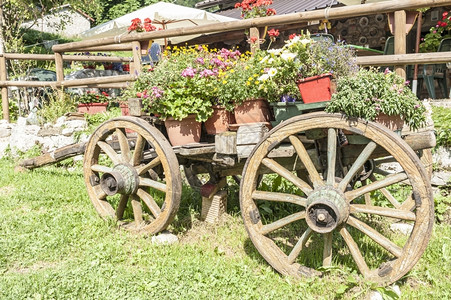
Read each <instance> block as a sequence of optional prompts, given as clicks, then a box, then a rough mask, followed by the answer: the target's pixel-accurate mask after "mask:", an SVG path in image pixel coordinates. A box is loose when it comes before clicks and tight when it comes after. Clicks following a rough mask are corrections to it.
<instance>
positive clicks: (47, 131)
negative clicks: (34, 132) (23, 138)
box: [38, 127, 61, 137]
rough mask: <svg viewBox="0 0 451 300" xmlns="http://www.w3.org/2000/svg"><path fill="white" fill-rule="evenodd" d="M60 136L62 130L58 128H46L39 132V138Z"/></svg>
mask: <svg viewBox="0 0 451 300" xmlns="http://www.w3.org/2000/svg"><path fill="white" fill-rule="evenodd" d="M60 134H61V128H58V127H47V128H45V127H44V128H42V129H40V130H39V131H38V136H41V137H45V136H52V135H60Z"/></svg>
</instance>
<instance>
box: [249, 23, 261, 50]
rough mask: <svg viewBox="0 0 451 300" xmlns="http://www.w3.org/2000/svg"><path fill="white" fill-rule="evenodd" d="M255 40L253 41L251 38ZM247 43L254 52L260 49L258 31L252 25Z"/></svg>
mask: <svg viewBox="0 0 451 300" xmlns="http://www.w3.org/2000/svg"><path fill="white" fill-rule="evenodd" d="M254 39H255V41H254V42H253V40H254ZM249 43H250V45H251V52H252V54H255V52H257V50H258V49H260V33H259V31H258V28H256V27H252V28H250V29H249Z"/></svg>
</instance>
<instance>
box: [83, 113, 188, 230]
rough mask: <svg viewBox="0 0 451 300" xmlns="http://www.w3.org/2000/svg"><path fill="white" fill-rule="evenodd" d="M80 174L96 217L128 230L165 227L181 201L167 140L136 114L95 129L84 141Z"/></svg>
mask: <svg viewBox="0 0 451 300" xmlns="http://www.w3.org/2000/svg"><path fill="white" fill-rule="evenodd" d="M84 178H85V184H86V188H87V191H88V194H89V197H90V199H91V202H92V203H93V205H94V207H95V209H96V210H97V212H98V213H99V214H100V216H102V217H104V218H108V217H111V218H115V219H117V221H118V222H119V223H120V225H121V226H122V227H124V228H126V229H128V230H131V231H136V232H146V233H150V234H154V233H157V232H160V231H162V230H164V229H165V228H166V227H167V226H168V225H169V224H170V222H171V221H172V220H173V218H174V217H175V214H176V213H177V210H178V207H179V204H180V198H181V193H182V181H181V176H180V167H179V164H178V161H177V157H176V155H175V153H174V151H173V150H172V147H171V145H170V144H169V142H168V141H167V140H166V138H165V137H164V136H163V135H162V134H161V133H160V132H159V131H158V130H157V129H156V128H155V127H153V126H151V125H150V124H149V123H147V122H146V121H144V120H142V119H140V118H135V117H119V118H115V119H112V120H109V121H107V122H105V123H103V124H102V125H100V126H99V127H98V128H97V129H96V131H95V132H94V133H93V134H92V136H91V138H90V140H89V141H88V143H87V145H86V150H85V156H84Z"/></svg>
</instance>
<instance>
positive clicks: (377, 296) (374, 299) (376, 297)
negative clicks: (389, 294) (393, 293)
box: [370, 291, 384, 300]
mask: <svg viewBox="0 0 451 300" xmlns="http://www.w3.org/2000/svg"><path fill="white" fill-rule="evenodd" d="M370 300H384V297H382V295H381V293H379V292H378V291H371V293H370Z"/></svg>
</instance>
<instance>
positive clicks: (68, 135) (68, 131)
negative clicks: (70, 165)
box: [0, 117, 88, 158]
mask: <svg viewBox="0 0 451 300" xmlns="http://www.w3.org/2000/svg"><path fill="white" fill-rule="evenodd" d="M86 127H87V122H86V121H85V120H84V119H80V118H73V119H71V118H66V117H60V118H59V119H58V120H57V122H56V123H55V124H45V125H44V126H42V127H40V126H38V125H30V124H27V119H26V118H19V120H18V121H17V123H8V122H6V121H5V120H0V158H1V157H4V156H5V155H6V150H7V149H8V146H9V148H10V149H11V153H12V155H13V156H17V155H19V154H20V153H21V152H27V151H28V150H30V149H31V148H33V147H34V146H35V145H38V146H40V147H42V150H43V151H45V152H51V151H53V150H55V149H57V148H60V147H63V146H67V145H70V144H73V143H76V142H83V141H86V140H87V139H88V137H87V136H86V135H84V136H83V135H82V137H81V139H82V140H81V141H76V139H75V136H74V134H75V133H76V132H78V131H82V130H84V129H86Z"/></svg>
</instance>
